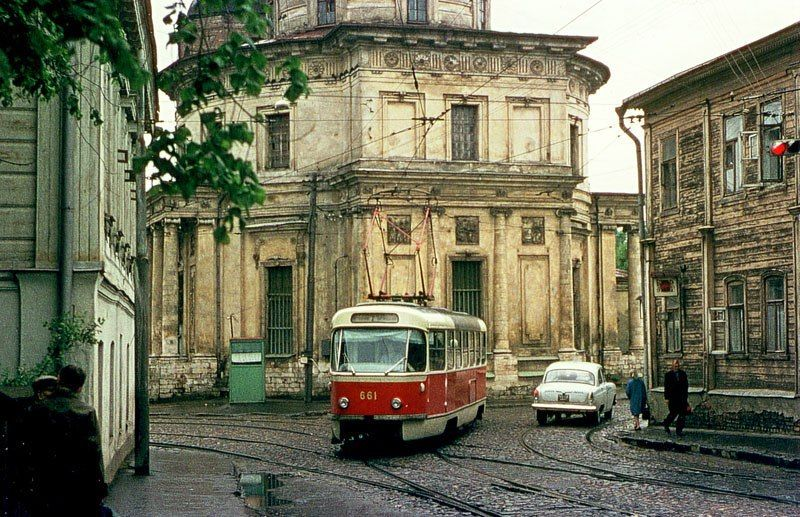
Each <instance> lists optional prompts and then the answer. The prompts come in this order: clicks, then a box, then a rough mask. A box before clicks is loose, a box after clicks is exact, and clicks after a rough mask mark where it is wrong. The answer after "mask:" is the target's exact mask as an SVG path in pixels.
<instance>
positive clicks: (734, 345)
mask: <svg viewBox="0 0 800 517" xmlns="http://www.w3.org/2000/svg"><path fill="white" fill-rule="evenodd" d="M727 295H728V303H727V311H728V318H727V319H728V351H729V352H732V353H737V352H744V351H745V331H744V282H743V281H741V280H732V281H730V282H728V286H727Z"/></svg>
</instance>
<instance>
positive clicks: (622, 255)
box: [616, 229, 628, 271]
mask: <svg viewBox="0 0 800 517" xmlns="http://www.w3.org/2000/svg"><path fill="white" fill-rule="evenodd" d="M616 253H617V269H623V270H625V271H627V270H628V234H627V233H626V232H625V231H623V230H620V229H617V249H616Z"/></svg>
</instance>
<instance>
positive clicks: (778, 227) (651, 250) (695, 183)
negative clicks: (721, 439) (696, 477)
mask: <svg viewBox="0 0 800 517" xmlns="http://www.w3.org/2000/svg"><path fill="white" fill-rule="evenodd" d="M798 52H800V24H795V25H792V26H790V27H787V28H786V29H784V30H782V31H780V32H777V33H775V34H772V35H770V36H767V37H765V38H763V39H761V40H758V41H755V42H753V43H751V44H749V45H747V46H746V47H743V48H741V49H737V50H734V51H733V52H730V53H728V54H725V55H723V56H720V57H718V58H716V59H713V60H711V61H709V62H707V63H703V64H702V65H699V66H697V67H695V68H692V69H690V70H687V71H685V72H683V73H680V74H678V75H676V76H674V77H671V78H669V79H668V80H666V81H664V82H661V83H659V84H657V85H655V86H653V87H652V88H649V89H647V90H645V91H643V92H641V93H638V94H636V95H634V96H632V97H630V98H628V99H625V101H624V102H623V105H622V110H626V109H638V110H643V111H644V121H645V125H644V128H645V137H644V149H645V152H644V155H645V164H644V166H645V167H644V173H645V175H646V180H645V184H646V185H647V219H648V228H647V230H648V231H647V238H646V240H645V242H644V243H643V244H644V252H645V254H646V263H647V265H648V266H647V274H646V277H647V285H648V288H647V289H648V296H649V303H648V304H647V305H648V306H649V308H648V310H647V313H646V325H647V327H648V329H649V335H650V336H651V337H652V339H651V346H652V348H651V354H652V357H653V358H654V360H653V361H652V369H651V375H652V379H653V382H654V385H655V386H657V388H656V391H659V390H660V388H658V386H660V385H661V383H662V382H663V375H664V372H665V371H666V370H667V369H668V368H669V365H670V363H671V362H672V361H673V360H674V359H676V358H677V359H681V360H682V361H683V364H684V369H685V370H686V371H687V373H688V375H689V381H690V385H691V386H692V388H694V389H693V391H694V395H693V400H692V404H693V405H694V406H696V410H695V414H694V416H693V417H692V418H694V419H695V420H696V423H698V424H705V425H709V426H714V427H728V428H741V429H760V430H765V431H781V432H792V431H794V432H797V431H798V423H800V420H798V419H800V402H799V399H798V381H799V378H798V365H797V357H798V355H797V310H798V306H797V292H798V291H797V287H798V284H797V282H798V278H797V274H796V268H797V257H798V237H800V235H798V231H800V225H799V224H798V219H797V216H798V213H800V209H798V206H800V190H798V189H800V187H798V182H797V158H796V157H786V158H778V157H775V156H772V155H771V154H770V145H771V143H772V142H773V141H774V140H778V139H781V138H797V137H798V125H797V109H798V108H797V107H798V105H799V104H798V89H800V88H799V87H800V79H798V77H799V75H798V74H800V64H798V60H797V56H798ZM633 113H634V114H635V112H633ZM662 398H663V397H654V399H655V400H656V401H660V400H661V399H662ZM701 401H703V402H704V403H703V404H700V402H701ZM662 404H663V402H662ZM661 410H662V411H663V408H661Z"/></svg>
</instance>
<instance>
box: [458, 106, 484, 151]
mask: <svg viewBox="0 0 800 517" xmlns="http://www.w3.org/2000/svg"><path fill="white" fill-rule="evenodd" d="M452 125H453V141H452V147H453V160H477V159H478V107H477V106H468V105H465V104H456V105H454V106H453V108H452Z"/></svg>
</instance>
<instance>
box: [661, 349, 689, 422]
mask: <svg viewBox="0 0 800 517" xmlns="http://www.w3.org/2000/svg"><path fill="white" fill-rule="evenodd" d="M664 400H665V401H666V403H667V407H668V408H669V415H667V418H666V419H665V420H664V430H665V431H666V432H667V434H669V425H670V424H671V423H672V421H673V420H675V433H676V434H677V435H678V436H681V435H682V434H683V426H684V424H685V423H686V410H687V407H688V405H689V379H688V378H687V377H686V372H684V371H683V370H681V362H680V361H679V360H677V359H675V360H674V361H672V369H671V370H670V371H668V372H667V373H666V374H665V375H664ZM676 417H677V420H676Z"/></svg>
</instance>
